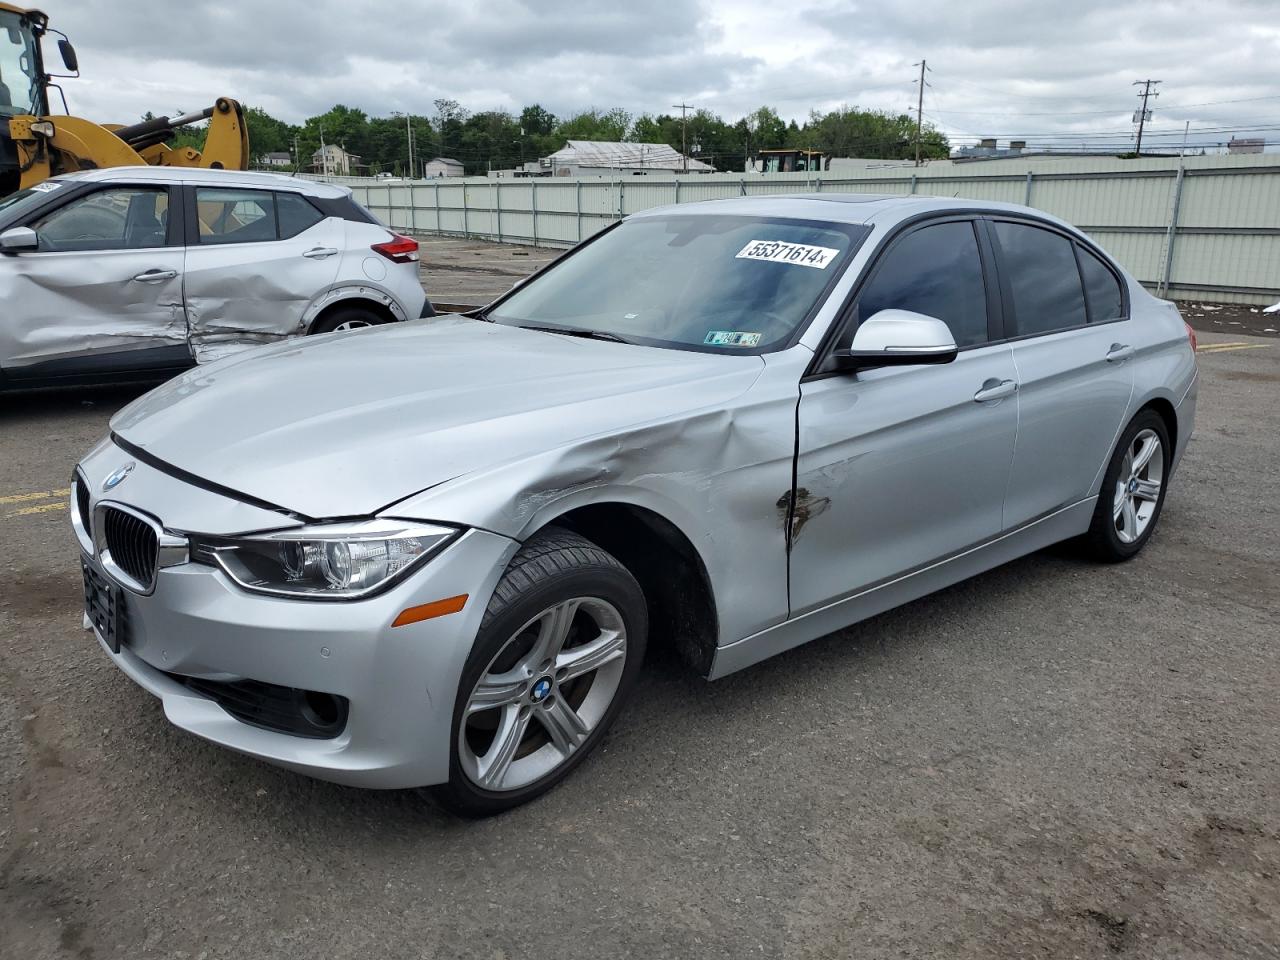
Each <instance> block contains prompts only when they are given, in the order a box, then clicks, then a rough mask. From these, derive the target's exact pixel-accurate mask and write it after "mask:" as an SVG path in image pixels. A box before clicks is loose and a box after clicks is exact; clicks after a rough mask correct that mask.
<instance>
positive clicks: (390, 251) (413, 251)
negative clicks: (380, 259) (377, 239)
mask: <svg viewBox="0 0 1280 960" xmlns="http://www.w3.org/2000/svg"><path fill="white" fill-rule="evenodd" d="M370 249H371V250H373V252H374V253H380V254H382V255H383V256H384V257H386V258H387V259H388V260H390V261H392V262H393V263H416V262H417V260H418V241H417V240H415V239H413V237H402V236H400V234H398V233H393V234H392V235H391V239H390V240H388V241H387V242H386V243H375V244H374V245H373V246H372V247H370Z"/></svg>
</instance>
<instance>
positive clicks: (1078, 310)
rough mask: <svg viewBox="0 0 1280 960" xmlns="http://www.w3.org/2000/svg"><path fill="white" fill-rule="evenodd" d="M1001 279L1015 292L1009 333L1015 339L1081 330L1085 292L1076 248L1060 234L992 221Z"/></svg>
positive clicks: (1083, 323)
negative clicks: (1017, 337)
mask: <svg viewBox="0 0 1280 960" xmlns="http://www.w3.org/2000/svg"><path fill="white" fill-rule="evenodd" d="M993 226H994V227H995V233H996V240H997V242H998V243H999V244H1000V252H1001V260H1000V267H1001V273H1002V275H1007V276H1008V278H1009V288H1010V290H1011V292H1012V294H1013V304H1012V306H1013V335H1014V336H1019V337H1026V336H1031V335H1034V334H1043V333H1053V332H1054V331H1056V330H1069V329H1071V328H1072V327H1082V326H1084V325H1085V322H1086V319H1087V318H1086V314H1085V308H1084V288H1083V287H1082V286H1081V285H1080V271H1079V269H1078V268H1077V267H1076V255H1075V244H1074V243H1073V242H1072V241H1071V240H1069V239H1068V238H1067V237H1065V236H1063V235H1062V234H1060V233H1054V232H1052V231H1051V230H1043V229H1041V228H1040V227H1033V226H1030V225H1029V224H1025V223H1009V222H1007V221H996V222H995V223H994V224H993Z"/></svg>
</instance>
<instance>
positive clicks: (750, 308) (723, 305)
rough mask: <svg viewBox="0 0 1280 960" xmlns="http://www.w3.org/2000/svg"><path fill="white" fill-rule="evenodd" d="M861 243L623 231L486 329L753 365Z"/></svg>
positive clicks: (769, 225)
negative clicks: (540, 332) (565, 334)
mask: <svg viewBox="0 0 1280 960" xmlns="http://www.w3.org/2000/svg"><path fill="white" fill-rule="evenodd" d="M866 232H867V231H866V228H864V227H859V226H851V225H846V224H834V223H817V222H814V221H809V220H789V219H779V218H763V217H742V216H714V215H710V216H708V215H702V216H689V215H683V216H681V215H674V214H673V215H671V216H667V217H642V218H638V219H635V220H628V221H625V222H623V223H622V224H621V225H619V226H617V227H615V228H614V229H612V230H609V231H608V232H607V233H605V234H603V235H601V236H599V237H597V238H596V239H595V240H592V241H591V242H590V243H588V244H585V245H584V246H582V247H581V248H580V249H579V250H577V251H575V252H574V253H572V254H570V255H569V256H567V257H566V258H565V259H563V260H562V261H560V262H558V263H556V264H555V266H553V267H550V268H548V270H547V271H546V272H545V273H543V274H539V275H536V276H535V277H533V278H532V279H531V280H529V281H528V282H527V283H526V284H525V285H524V286H522V287H520V288H519V289H518V290H516V291H515V292H514V293H512V294H511V295H510V296H509V297H508V298H507V299H506V300H503V301H502V302H501V303H500V304H498V305H497V306H496V307H494V308H493V310H492V311H490V312H489V313H488V315H487V317H486V319H489V320H492V321H494V322H495V323H504V324H509V325H512V326H525V327H528V326H535V327H551V328H563V329H565V330H566V331H570V332H572V331H581V330H588V331H593V332H595V333H598V334H605V335H608V336H609V337H612V338H618V339H622V340H626V341H628V342H631V343H642V344H646V345H649V346H659V347H671V348H675V349H680V350H698V351H707V352H717V353H764V352H766V351H768V350H770V349H778V348H780V347H781V346H784V345H786V344H787V343H788V342H789V341H790V340H791V338H792V336H793V335H794V334H795V333H796V332H797V331H798V330H799V328H800V327H801V326H803V324H804V323H805V322H806V321H807V319H808V318H809V316H810V313H811V312H812V310H813V309H814V307H815V306H816V305H818V304H819V303H820V301H821V300H822V298H823V297H824V296H825V294H826V292H827V290H829V289H830V287H831V285H832V284H833V283H834V282H835V279H836V277H837V276H839V274H840V271H841V270H842V269H843V268H844V265H845V263H846V262H848V259H849V257H850V255H851V254H852V252H853V251H854V250H855V249H857V246H858V244H859V243H860V242H861V241H862V239H863V237H865V236H866Z"/></svg>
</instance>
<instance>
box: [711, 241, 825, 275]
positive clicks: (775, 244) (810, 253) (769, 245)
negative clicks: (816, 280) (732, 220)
mask: <svg viewBox="0 0 1280 960" xmlns="http://www.w3.org/2000/svg"><path fill="white" fill-rule="evenodd" d="M839 253H840V251H839V250H833V249H832V248H831V247H811V246H809V245H808V244H804V243H787V242H786V241H784V240H752V241H751V242H750V243H748V244H747V245H746V246H745V247H743V248H742V249H741V250H739V251H738V255H737V256H736V257H735V258H734V259H735V260H768V261H770V262H772V263H794V264H796V265H797V266H800V267H815V268H817V269H818V270H825V269H827V265H828V264H830V263H831V261H832V260H834V259H835V258H836V256H837V255H838V254H839Z"/></svg>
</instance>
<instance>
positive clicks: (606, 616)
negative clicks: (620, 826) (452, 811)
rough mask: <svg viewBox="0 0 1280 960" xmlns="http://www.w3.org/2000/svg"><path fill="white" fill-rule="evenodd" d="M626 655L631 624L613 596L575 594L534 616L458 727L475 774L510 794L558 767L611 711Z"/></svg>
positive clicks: (483, 681)
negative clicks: (612, 598)
mask: <svg viewBox="0 0 1280 960" xmlns="http://www.w3.org/2000/svg"><path fill="white" fill-rule="evenodd" d="M626 659H627V628H626V625H625V624H624V623H623V621H622V616H621V615H620V614H619V613H618V611H617V610H616V609H615V608H614V606H613V605H612V604H610V603H609V602H608V601H606V600H602V599H600V598H599V597H574V598H572V599H569V600H563V601H560V602H559V603H555V604H553V605H552V606H550V607H548V608H547V609H545V610H543V611H542V612H541V613H539V614H538V615H537V616H535V617H533V618H532V619H531V620H529V622H528V623H526V624H525V625H524V626H522V627H521V628H520V629H519V630H517V631H516V633H515V635H514V636H513V637H512V638H511V639H510V640H509V641H508V642H507V644H506V645H505V646H504V647H503V648H502V649H501V650H500V651H498V655H497V656H496V657H494V658H493V660H492V661H490V663H489V666H488V667H487V668H486V670H485V673H484V675H483V676H481V678H480V680H479V682H478V683H477V684H476V685H475V688H474V689H473V690H472V691H471V696H470V697H469V698H468V701H467V706H466V710H465V713H464V722H463V723H462V724H461V726H460V728H459V730H458V756H459V758H460V760H461V763H462V770H463V772H464V773H465V774H466V775H467V778H468V779H470V780H471V782H472V783H474V784H475V785H476V786H478V787H481V788H483V789H485V790H493V791H510V790H518V789H520V788H521V787H526V786H528V785H529V784H531V783H534V782H535V781H537V780H540V779H541V778H542V777H545V776H547V775H548V774H549V773H552V772H554V771H555V770H556V768H557V767H559V766H560V765H561V764H563V763H564V762H565V761H567V760H568V759H569V758H570V757H572V756H573V753H574V751H576V750H577V749H578V748H579V747H581V746H582V744H583V743H585V742H586V740H587V738H588V737H589V736H590V735H591V731H592V730H594V729H595V728H596V727H597V726H598V725H599V724H600V721H601V720H602V719H603V718H604V716H605V714H606V713H607V712H608V709H609V706H610V705H611V704H612V703H613V699H614V697H615V696H616V695H617V692H618V686H619V684H620V683H621V681H622V673H623V670H624V668H625V667H626Z"/></svg>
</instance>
